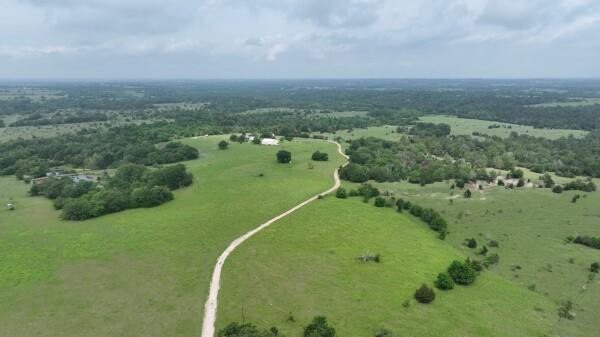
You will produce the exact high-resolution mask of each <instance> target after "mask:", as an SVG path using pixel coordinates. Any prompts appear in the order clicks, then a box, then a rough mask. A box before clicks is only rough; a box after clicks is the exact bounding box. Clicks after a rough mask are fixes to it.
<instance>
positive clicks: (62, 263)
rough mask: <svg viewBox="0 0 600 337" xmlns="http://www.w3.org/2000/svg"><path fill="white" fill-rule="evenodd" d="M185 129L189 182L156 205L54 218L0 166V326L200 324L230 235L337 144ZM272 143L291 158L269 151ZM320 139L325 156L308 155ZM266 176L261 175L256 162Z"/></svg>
mask: <svg viewBox="0 0 600 337" xmlns="http://www.w3.org/2000/svg"><path fill="white" fill-rule="evenodd" d="M224 138H226V136H215V137H206V138H202V139H188V140H186V142H187V143H188V144H190V145H193V146H196V147H198V148H199V150H200V151H201V157H200V159H198V160H194V161H190V162H187V163H186V165H187V166H188V168H189V169H190V170H191V172H193V174H194V176H195V182H194V184H193V186H191V187H188V188H186V189H183V190H178V191H176V192H175V200H174V201H172V202H169V203H166V204H164V205H161V206H159V207H156V208H151V209H136V210H128V211H125V212H121V213H116V214H111V215H106V216H102V217H100V218H97V219H93V220H88V221H84V222H66V221H61V220H59V218H58V212H57V211H55V210H54V209H53V208H52V206H51V203H50V202H49V201H48V200H46V199H44V198H41V197H40V198H31V197H28V196H26V193H27V190H28V186H27V185H25V184H23V183H22V182H18V181H16V180H15V179H14V178H12V177H1V178H0V200H1V201H2V202H3V204H4V202H8V201H11V202H13V203H14V204H15V205H16V210H15V211H8V210H5V209H4V208H2V209H1V210H0V252H1V254H2V258H1V259H0V336H10V337H18V336H28V337H29V336H61V337H66V336H128V337H130V336H144V337H146V336H198V335H199V331H200V327H201V323H202V312H203V305H204V301H205V297H206V294H207V291H208V284H209V278H210V274H211V272H212V268H213V264H214V262H215V261H216V258H217V256H218V254H220V253H221V251H222V250H223V249H224V248H225V247H226V246H227V244H229V242H230V241H231V240H232V239H233V238H235V237H237V236H239V235H240V234H242V233H243V232H245V231H247V230H249V229H251V228H254V227H255V226H256V225H257V224H260V223H262V222H264V221H265V220H267V219H269V218H271V217H272V216H274V215H276V214H279V213H281V212H282V211H284V210H286V209H288V208H290V207H291V206H293V205H295V204H297V203H299V202H300V201H302V200H304V199H306V198H308V197H309V196H312V195H314V194H315V193H318V192H319V191H322V190H325V189H326V188H328V187H329V186H331V184H332V183H333V181H332V177H331V174H332V172H333V170H334V168H335V167H337V166H338V165H339V164H340V163H341V162H342V159H341V157H340V156H337V155H334V152H335V145H333V144H329V143H324V142H317V141H294V142H291V143H290V142H285V143H283V144H282V146H278V147H261V146H256V145H251V144H241V145H240V144H232V145H231V147H230V149H229V150H226V151H217V150H216V147H217V146H216V144H217V143H218V141H220V140H221V139H224ZM281 148H286V149H289V150H290V151H291V152H292V154H293V159H294V161H293V164H291V165H281V164H277V163H276V162H275V152H276V151H278V150H279V149H281ZM317 149H320V150H322V151H326V152H328V153H330V158H331V161H330V162H314V163H313V165H314V168H313V169H309V168H308V166H309V165H308V163H309V162H310V155H311V154H312V152H313V151H315V150H317ZM260 173H263V175H264V176H262V177H260V176H259V174H260Z"/></svg>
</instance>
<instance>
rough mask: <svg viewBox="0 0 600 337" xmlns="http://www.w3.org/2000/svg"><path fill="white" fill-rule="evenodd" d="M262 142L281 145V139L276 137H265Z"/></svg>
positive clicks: (263, 143)
mask: <svg viewBox="0 0 600 337" xmlns="http://www.w3.org/2000/svg"><path fill="white" fill-rule="evenodd" d="M260 143H261V144H262V145H279V141H278V140H277V139H275V138H263V139H262V140H261V141H260Z"/></svg>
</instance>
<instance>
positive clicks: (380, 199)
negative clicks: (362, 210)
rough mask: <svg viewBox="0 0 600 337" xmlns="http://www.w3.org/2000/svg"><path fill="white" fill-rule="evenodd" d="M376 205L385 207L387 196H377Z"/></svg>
mask: <svg viewBox="0 0 600 337" xmlns="http://www.w3.org/2000/svg"><path fill="white" fill-rule="evenodd" d="M375 207H385V198H384V197H377V198H375Z"/></svg>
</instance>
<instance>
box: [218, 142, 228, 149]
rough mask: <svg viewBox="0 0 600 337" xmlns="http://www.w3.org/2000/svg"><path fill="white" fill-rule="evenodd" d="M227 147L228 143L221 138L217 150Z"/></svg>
mask: <svg viewBox="0 0 600 337" xmlns="http://www.w3.org/2000/svg"><path fill="white" fill-rule="evenodd" d="M227 147H229V143H228V142H227V141H225V140H222V141H220V142H219V150H227Z"/></svg>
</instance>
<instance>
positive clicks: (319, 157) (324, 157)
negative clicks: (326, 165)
mask: <svg viewBox="0 0 600 337" xmlns="http://www.w3.org/2000/svg"><path fill="white" fill-rule="evenodd" d="M312 160H314V161H328V160H329V155H328V154H327V153H325V152H320V151H319V150H317V151H316V152H314V153H313V154H312Z"/></svg>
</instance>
